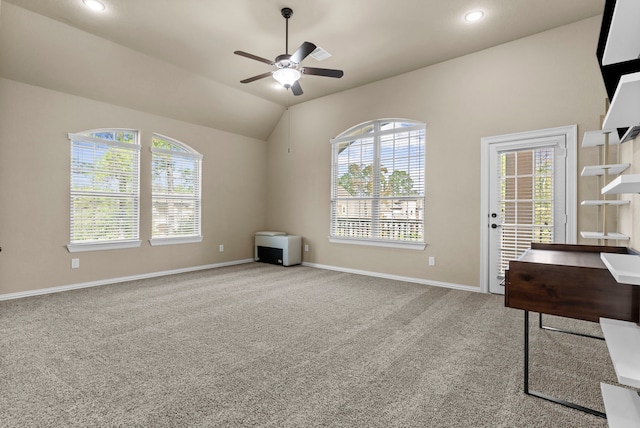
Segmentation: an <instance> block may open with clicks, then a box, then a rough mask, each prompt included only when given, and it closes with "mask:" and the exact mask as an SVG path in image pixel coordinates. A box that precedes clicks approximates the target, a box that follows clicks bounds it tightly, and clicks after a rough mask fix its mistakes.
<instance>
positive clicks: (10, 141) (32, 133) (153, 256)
mask: <svg viewBox="0 0 640 428" xmlns="http://www.w3.org/2000/svg"><path fill="white" fill-rule="evenodd" d="M106 127H119V128H133V129H138V130H140V132H141V145H142V150H141V206H140V229H141V230H140V236H141V239H142V240H143V243H142V246H141V247H140V248H136V249H126V250H109V251H95V252H84V253H74V254H70V253H69V252H68V251H67V249H66V247H65V245H66V244H67V243H68V242H69V181H70V176H69V165H70V144H69V140H68V139H67V133H69V132H79V131H83V130H88V129H95V128H106ZM152 132H158V133H160V134H163V135H166V136H169V137H172V138H175V139H178V140H180V141H182V142H184V143H186V144H188V145H189V146H191V147H192V148H194V149H195V150H197V151H198V152H200V153H202V154H203V156H204V159H203V162H202V169H203V183H202V189H203V191H202V203H203V207H202V233H203V236H204V240H203V242H202V243H199V244H183V245H169V246H163V247H151V246H150V245H149V242H148V239H149V238H150V237H151V221H150V216H151V194H150V187H151V170H150V160H151V152H150V150H149V147H150V140H151V133H152ZM265 181H266V143H265V142H264V141H260V140H256V139H253V138H249V137H244V136H239V135H236V134H231V133H228V132H223V131H218V130H215V129H211V128H206V127H203V126H198V125H193V124H188V123H185V122H180V121H177V120H172V119H167V118H164V117H161V116H157V115H153V114H148V113H143V112H140V111H136V110H131V109H127V108H123V107H118V106H115V105H111V104H106V103H101V102H97V101H92V100H89V99H86V98H81V97H77V96H73V95H68V94H63V93H61V92H55V91H52V90H48V89H43V88H40V87H36V86H31V85H27V84H23V83H18V82H15V81H12V80H7V79H0V185H1V186H2V187H1V189H2V190H1V192H0V246H2V252H1V253H0V295H2V294H8V293H15V292H22V291H28V290H35V289H39V288H47V287H54V286H63V285H72V284H79V283H84V282H90V281H98V280H103V279H110V278H120V277H125V276H130V275H139V274H146V273H152V272H160V271H166V270H173V269H180V268H188V267H194V266H203V265H208V264H215V263H223V262H228V261H236V260H243V259H248V258H252V257H253V234H254V233H255V232H256V231H258V230H261V229H264V227H265V207H266V199H265V196H266V185H265ZM219 244H224V249H225V251H224V253H220V252H219V251H218V245H219ZM72 258H79V259H80V268H79V269H71V259H72Z"/></svg>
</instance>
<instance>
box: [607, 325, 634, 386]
mask: <svg viewBox="0 0 640 428" xmlns="http://www.w3.org/2000/svg"><path fill="white" fill-rule="evenodd" d="M600 327H601V328H602V334H604V339H605V341H606V342H607V348H608V349H609V355H610V356H611V361H612V362H613V368H614V369H615V371H616V376H618V382H620V383H621V384H623V385H627V386H631V387H633V388H640V367H639V366H638V359H639V358H640V327H638V325H637V324H635V323H631V322H628V321H619V320H613V319H608V318H600Z"/></svg>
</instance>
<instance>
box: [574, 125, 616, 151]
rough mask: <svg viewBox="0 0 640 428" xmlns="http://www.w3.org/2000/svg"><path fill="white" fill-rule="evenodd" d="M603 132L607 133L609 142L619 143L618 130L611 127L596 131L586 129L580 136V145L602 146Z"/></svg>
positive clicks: (612, 143)
mask: <svg viewBox="0 0 640 428" xmlns="http://www.w3.org/2000/svg"><path fill="white" fill-rule="evenodd" d="M605 134H609V144H610V145H616V144H620V137H619V136H618V131H617V130H615V129H613V130H611V129H608V130H607V129H603V130H598V131H587V132H585V133H584V135H583V136H582V147H597V146H604V140H605Z"/></svg>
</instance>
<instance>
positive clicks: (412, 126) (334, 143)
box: [329, 118, 427, 250]
mask: <svg viewBox="0 0 640 428" xmlns="http://www.w3.org/2000/svg"><path fill="white" fill-rule="evenodd" d="M386 123H403V124H408V125H409V126H406V127H401V128H395V127H394V128H393V129H388V130H382V129H381V127H382V125H383V124H386ZM426 128H427V125H426V123H424V122H419V121H415V120H409V119H402V118H384V119H376V120H371V121H367V122H363V123H361V124H359V125H356V126H354V127H351V128H349V129H348V130H346V131H344V132H342V133H341V134H340V135H339V136H337V137H335V138H333V139H331V140H330V144H331V201H330V224H329V242H331V243H340V244H355V245H367V246H378V247H390V248H403V249H412V250H424V249H425V248H426V242H425V235H424V232H425V225H426V222H425V216H424V209H425V206H426V183H425V182H424V181H425V175H426V170H425V168H426ZM368 129H369V131H367V130H368ZM416 130H417V131H422V147H421V150H422V156H423V157H422V159H421V165H422V171H421V179H422V180H423V182H422V194H421V195H418V196H417V197H415V198H410V199H421V200H422V209H423V214H422V219H421V220H422V222H421V223H422V224H421V229H422V237H421V240H419V241H418V240H406V241H405V240H400V239H384V238H380V235H379V234H378V235H377V236H375V237H371V238H368V237H346V236H337V235H333V233H334V230H335V222H336V219H337V218H338V216H339V213H338V212H337V211H338V206H337V204H338V201H340V200H349V199H351V200H358V199H359V200H365V201H372V207H371V210H372V215H376V216H377V217H376V218H375V219H374V218H372V221H371V229H372V230H374V232H373V233H376V234H377V233H378V231H379V229H378V226H379V224H380V222H381V220H383V217H382V214H379V213H378V208H376V207H379V206H380V203H381V201H385V200H389V199H390V198H389V197H383V196H381V195H380V194H379V192H378V191H374V192H373V193H374V195H372V196H370V197H362V198H361V197H357V198H344V197H339V196H338V195H337V188H338V183H337V182H336V181H337V180H338V179H339V177H338V175H339V173H338V172H337V170H336V168H337V167H338V159H337V157H338V155H339V152H338V147H339V144H340V143H344V142H350V141H351V142H356V141H358V140H362V139H366V138H371V139H373V153H374V155H373V159H372V165H371V166H372V168H373V174H372V175H373V177H374V181H373V185H372V186H373V188H374V189H380V183H381V178H380V176H381V172H380V171H379V170H380V167H381V159H382V155H381V152H380V147H381V145H382V143H381V137H384V136H388V135H392V134H399V133H404V132H410V131H416ZM394 151H395V150H394ZM394 156H395V153H394ZM394 199H407V198H406V197H396V198H394Z"/></svg>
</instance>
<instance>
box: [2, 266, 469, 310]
mask: <svg viewBox="0 0 640 428" xmlns="http://www.w3.org/2000/svg"><path fill="white" fill-rule="evenodd" d="M254 261H255V260H254V259H243V260H234V261H231V262H224V263H215V264H210V265H203V266H192V267H188V268H181V269H173V270H164V271H160V272H151V273H143V274H140V275H131V276H123V277H120V278H110V279H102V280H98V281H90V282H82V283H79V284H70V285H61V286H58V287H49V288H39V289H37V290H29V291H21V292H17V293H8V294H0V301H2V300H12V299H20V298H22V297H30V296H40V295H43V294H51V293H60V292H62V291H69V290H77V289H79V288H89V287H97V286H100V285H108V284H117V283H121V282H127V281H135V280H139V279H147V278H156V277H159V276H167V275H174V274H178V273H187V272H196V271H199V270H206V269H215V268H219V267H224V266H233V265H240V264H245V263H252V262H254ZM302 265H303V266H307V267H312V268H317V269H326V270H333V271H338V272H345V273H353V274H356V275H365V276H373V277H376V278H385V279H392V280H396V281H405V282H413V283H417V284H424V285H433V286H436V287H444V288H453V289H455V290H463V291H473V292H476V293H478V292H480V288H479V287H473V286H470V285H460V284H453V283H450V282H442V281H432V280H428V279H422V278H413V277H408V276H399V275H389V274H385V273H380V272H370V271H365V270H358V269H349V268H343V267H339V266H328V265H321V264H317V263H308V262H303V263H302Z"/></svg>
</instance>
